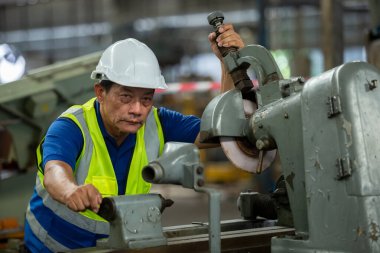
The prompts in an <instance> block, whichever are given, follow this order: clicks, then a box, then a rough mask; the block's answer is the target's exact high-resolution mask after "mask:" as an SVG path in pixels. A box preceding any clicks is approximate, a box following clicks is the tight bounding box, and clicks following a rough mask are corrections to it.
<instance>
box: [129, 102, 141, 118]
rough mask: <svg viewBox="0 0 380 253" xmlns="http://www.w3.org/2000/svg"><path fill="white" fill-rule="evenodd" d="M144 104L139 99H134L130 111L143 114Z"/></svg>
mask: <svg viewBox="0 0 380 253" xmlns="http://www.w3.org/2000/svg"><path fill="white" fill-rule="evenodd" d="M141 111H142V104H141V102H140V101H139V100H134V101H132V102H131V103H130V108H129V112H130V113H132V114H135V115H141Z"/></svg>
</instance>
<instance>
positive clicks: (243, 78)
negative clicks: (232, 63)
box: [207, 11, 256, 103]
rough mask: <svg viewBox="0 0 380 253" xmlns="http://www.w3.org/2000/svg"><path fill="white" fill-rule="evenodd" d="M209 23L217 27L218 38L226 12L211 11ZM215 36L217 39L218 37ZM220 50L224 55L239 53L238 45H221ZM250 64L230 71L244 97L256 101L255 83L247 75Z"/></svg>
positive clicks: (208, 17)
mask: <svg viewBox="0 0 380 253" xmlns="http://www.w3.org/2000/svg"><path fill="white" fill-rule="evenodd" d="M207 20H208V23H209V24H210V25H212V26H213V27H214V29H215V33H216V38H217V37H218V36H219V34H220V33H219V27H220V26H221V25H223V20H224V14H223V12H221V11H214V12H211V13H210V14H209V15H208V16H207ZM216 38H215V39H216ZM218 49H219V52H220V53H221V55H222V56H223V57H225V56H226V55H228V54H230V53H237V52H238V49H237V48H236V47H223V46H222V47H219V46H218ZM248 67H249V65H247V64H245V65H241V66H240V67H239V68H236V69H234V70H232V71H230V74H231V77H232V80H233V82H234V85H235V87H236V88H237V89H239V90H241V93H242V96H243V99H248V100H251V101H253V102H255V103H256V93H255V91H254V90H253V84H252V81H251V79H250V78H249V76H248V75H247V68H248Z"/></svg>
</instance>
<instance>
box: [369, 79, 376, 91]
mask: <svg viewBox="0 0 380 253" xmlns="http://www.w3.org/2000/svg"><path fill="white" fill-rule="evenodd" d="M368 87H369V89H370V90H373V89H375V88H376V87H377V80H376V79H375V80H371V82H369V83H368Z"/></svg>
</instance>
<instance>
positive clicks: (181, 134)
mask: <svg viewBox="0 0 380 253" xmlns="http://www.w3.org/2000/svg"><path fill="white" fill-rule="evenodd" d="M158 115H159V117H160V121H161V125H162V131H163V132H164V138H165V142H169V141H176V142H188V143H194V141H195V139H196V138H197V135H198V133H199V130H200V124H201V120H200V119H199V118H198V117H195V116H193V115H188V116H187V115H186V116H185V115H183V114H181V113H179V112H176V111H172V110H169V109H167V108H165V107H161V108H160V109H159V112H158Z"/></svg>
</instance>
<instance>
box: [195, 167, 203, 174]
mask: <svg viewBox="0 0 380 253" xmlns="http://www.w3.org/2000/svg"><path fill="white" fill-rule="evenodd" d="M196 172H197V174H198V175H201V174H202V173H203V168H202V167H200V166H199V167H198V168H197V169H196Z"/></svg>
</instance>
